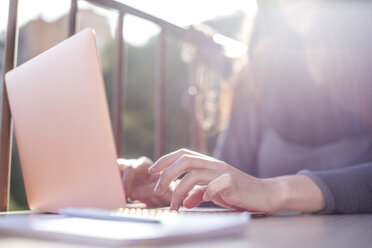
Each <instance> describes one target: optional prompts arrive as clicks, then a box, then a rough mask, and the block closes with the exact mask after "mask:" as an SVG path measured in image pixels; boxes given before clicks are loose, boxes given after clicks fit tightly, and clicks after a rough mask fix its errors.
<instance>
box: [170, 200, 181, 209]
mask: <svg viewBox="0 0 372 248" xmlns="http://www.w3.org/2000/svg"><path fill="white" fill-rule="evenodd" d="M179 208H180V207H179V206H177V205H176V204H175V203H174V202H173V201H172V202H171V204H170V209H171V210H178V209H179Z"/></svg>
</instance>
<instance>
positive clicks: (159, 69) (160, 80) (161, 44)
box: [154, 27, 167, 159]
mask: <svg viewBox="0 0 372 248" xmlns="http://www.w3.org/2000/svg"><path fill="white" fill-rule="evenodd" d="M166 41H167V33H166V30H165V28H164V27H162V30H161V33H160V34H159V40H158V47H157V56H156V58H158V59H157V60H156V105H155V107H156V109H155V148H154V156H155V159H158V158H159V157H160V156H162V155H163V154H164V126H165V119H164V118H165V114H164V112H165V80H166V70H165V67H166Z"/></svg>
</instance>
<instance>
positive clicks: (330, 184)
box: [298, 162, 372, 214]
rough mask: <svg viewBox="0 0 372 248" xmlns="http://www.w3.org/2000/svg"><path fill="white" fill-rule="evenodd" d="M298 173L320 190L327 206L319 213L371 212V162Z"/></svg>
mask: <svg viewBox="0 0 372 248" xmlns="http://www.w3.org/2000/svg"><path fill="white" fill-rule="evenodd" d="M298 174H302V175H306V176H308V177H310V178H311V179H312V180H313V181H314V182H315V183H316V184H317V185H318V186H319V187H320V189H321V190H322V192H323V194H324V196H325V198H326V201H327V206H326V208H325V209H324V210H323V211H321V212H319V213H324V214H329V213H345V214H351V213H372V162H369V163H366V164H361V165H356V166H352V167H348V168H341V169H335V170H327V171H318V172H311V171H308V170H302V171H300V172H299V173H298Z"/></svg>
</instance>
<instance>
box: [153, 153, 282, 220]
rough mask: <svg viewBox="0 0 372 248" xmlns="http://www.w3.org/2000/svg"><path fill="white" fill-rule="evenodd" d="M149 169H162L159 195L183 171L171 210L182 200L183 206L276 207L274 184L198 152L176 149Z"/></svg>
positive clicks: (265, 209)
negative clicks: (213, 204) (206, 204)
mask: <svg viewBox="0 0 372 248" xmlns="http://www.w3.org/2000/svg"><path fill="white" fill-rule="evenodd" d="M149 172H150V173H151V174H154V175H156V174H159V173H160V172H162V173H161V175H160V178H159V181H158V183H157V185H156V187H155V192H156V193H158V194H160V195H161V194H163V193H164V192H166V189H167V187H168V186H169V184H170V183H171V182H172V181H173V180H175V179H176V178H178V177H179V176H181V175H182V174H184V173H186V175H185V176H184V177H183V179H182V180H181V181H180V182H179V183H178V185H177V186H176V188H175V190H174V191H173V194H172V201H171V209H176V210H177V209H179V207H180V206H181V203H182V201H183V205H184V206H185V207H187V208H192V207H196V206H198V205H200V203H202V202H203V201H213V202H214V203H215V204H218V205H220V206H223V207H228V208H236V209H247V210H250V211H265V212H267V213H272V212H274V211H275V210H276V206H275V204H274V203H275V199H274V198H275V194H273V193H272V192H275V184H274V183H272V182H271V181H269V180H264V179H258V178H255V177H252V176H250V175H248V174H246V173H244V172H242V171H240V170H238V169H236V168H234V167H232V166H230V165H229V164H227V163H225V162H223V161H219V160H216V159H214V158H211V157H208V156H206V155H203V154H200V153H196V152H193V151H189V150H186V149H181V150H178V151H176V152H173V153H170V154H168V155H165V156H163V157H162V158H160V159H159V160H158V161H157V162H156V163H155V164H154V165H153V166H151V167H150V168H149ZM195 186H202V187H195ZM189 193H190V194H189ZM268 196H269V197H268Z"/></svg>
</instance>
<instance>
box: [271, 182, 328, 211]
mask: <svg viewBox="0 0 372 248" xmlns="http://www.w3.org/2000/svg"><path fill="white" fill-rule="evenodd" d="M267 180H268V181H270V182H272V184H273V185H274V189H275V190H274V194H275V196H274V197H273V201H274V203H273V205H274V206H275V212H276V211H299V212H318V211H321V210H323V209H324V208H325V207H326V199H325V197H324V194H323V192H322V191H321V190H320V188H319V187H318V185H317V184H316V183H315V182H314V181H313V180H311V179H310V178H309V177H307V176H305V175H291V176H281V177H275V178H272V179H267Z"/></svg>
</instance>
